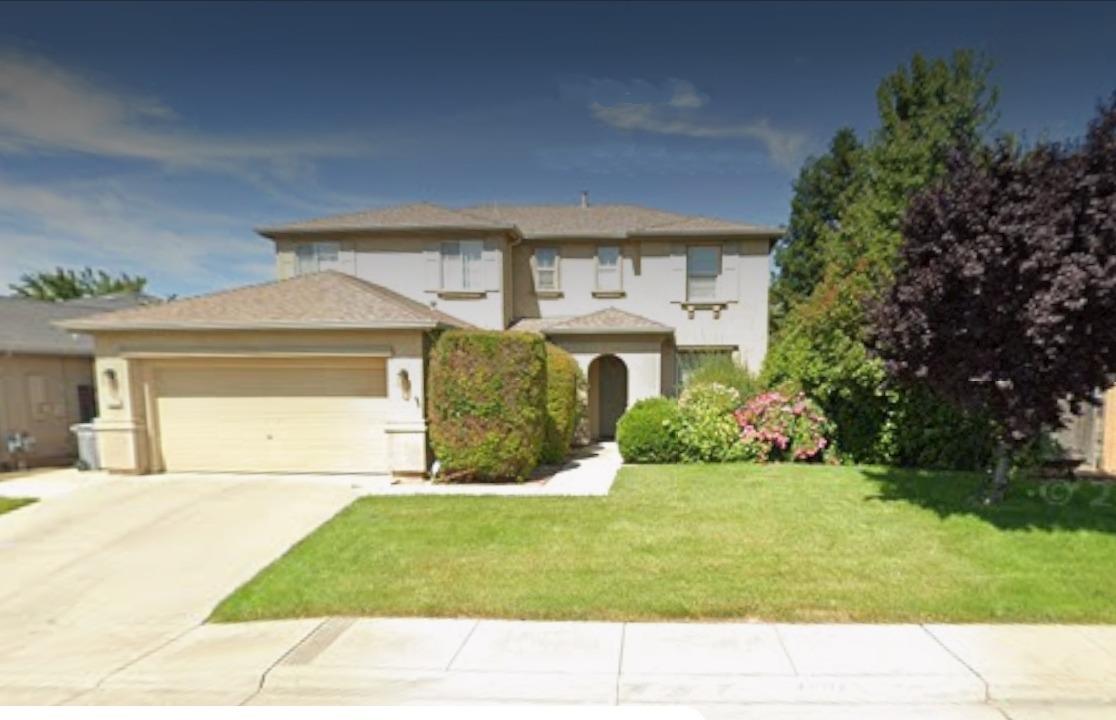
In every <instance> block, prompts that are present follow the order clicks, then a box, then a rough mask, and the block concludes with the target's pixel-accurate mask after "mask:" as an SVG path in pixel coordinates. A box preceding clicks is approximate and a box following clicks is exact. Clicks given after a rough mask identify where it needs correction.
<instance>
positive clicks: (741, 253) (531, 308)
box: [513, 240, 770, 370]
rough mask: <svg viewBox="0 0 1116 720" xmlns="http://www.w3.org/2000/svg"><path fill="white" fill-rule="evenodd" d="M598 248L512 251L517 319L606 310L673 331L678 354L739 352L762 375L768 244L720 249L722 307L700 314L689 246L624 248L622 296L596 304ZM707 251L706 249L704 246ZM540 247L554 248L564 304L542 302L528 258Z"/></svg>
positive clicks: (571, 244) (730, 244)
mask: <svg viewBox="0 0 1116 720" xmlns="http://www.w3.org/2000/svg"><path fill="white" fill-rule="evenodd" d="M600 244H612V245H615V244H617V243H616V242H600V243H598V242H595V241H584V240H577V241H573V240H571V241H564V242H560V241H555V242H543V241H529V242H525V243H523V244H521V245H517V246H515V247H514V248H513V263H514V269H515V287H514V300H515V302H514V308H513V315H514V316H515V317H516V318H521V317H543V318H546V317H561V316H570V315H584V314H587V313H591V312H594V311H596V310H601V309H603V308H607V307H616V308H619V309H621V310H625V311H628V312H632V313H636V314H638V315H642V316H644V317H647V318H650V319H652V320H655V321H658V322H661V323H663V324H665V325H669V326H670V327H673V328H674V329H675V342H676V344H677V345H678V347H679V348H681V349H685V348H686V347H687V346H689V347H711V346H713V347H723V346H733V347H736V348H739V353H740V360H741V361H742V362H744V363H746V364H747V365H748V366H749V367H752V368H753V369H757V370H758V369H759V367H760V365H761V364H762V363H763V358H764V356H765V355H766V353H767V290H768V282H769V276H770V269H769V264H768V254H767V246H768V243H767V241H766V240H747V241H735V240H734V241H726V242H724V243H723V255H722V259H723V263H722V284H721V286H720V288H719V296H718V299H719V300H722V299H723V300H724V308H723V309H722V310H721V311H720V313H719V316H717V315H716V314H715V313H714V312H713V311H712V310H707V309H696V310H694V312H693V316H692V317H691V316H690V313H689V312H688V310H687V309H686V307H685V305H684V301H685V293H686V270H685V267H686V266H685V259H686V244H685V243H683V242H673V241H669V240H662V241H660V240H654V241H639V242H623V243H620V246H621V254H622V262H621V268H622V277H623V290H624V295H623V297H618V298H617V297H609V298H599V297H594V295H593V291H594V289H595V282H596V275H595V268H596V265H595V257H596V249H597V246H598V245H600ZM702 244H707V243H704V241H703V243H702ZM535 247H553V248H557V249H558V254H559V278H560V280H559V282H560V287H561V296H560V297H554V298H550V297H539V296H537V295H536V293H535V290H534V277H533V274H532V272H531V262H530V258H531V255H532V253H533V250H534V248H535Z"/></svg>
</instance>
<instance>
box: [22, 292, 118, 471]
mask: <svg viewBox="0 0 1116 720" xmlns="http://www.w3.org/2000/svg"><path fill="white" fill-rule="evenodd" d="M137 302H138V299H136V298H133V297H130V296H121V297H111V298H86V299H82V300H71V301H67V302H44V301H42V300H30V299H26V298H18V297H0V467H13V466H18V465H23V464H26V465H51V464H61V463H67V462H70V461H72V460H73V458H74V453H75V451H76V444H75V440H74V437H73V434H72V433H71V432H70V426H71V425H72V424H74V423H78V422H88V421H89V420H91V419H92V418H93V416H94V415H96V401H95V399H94V390H93V341H92V340H91V339H90V338H88V337H86V336H83V335H77V334H73V333H69V332H66V331H64V330H61V329H59V328H57V327H55V326H54V325H53V324H52V323H54V322H56V321H59V320H67V319H72V318H77V317H81V316H85V315H92V314H97V313H103V312H105V311H107V310H112V309H114V308H120V307H127V306H130V305H134V304H136V303H137Z"/></svg>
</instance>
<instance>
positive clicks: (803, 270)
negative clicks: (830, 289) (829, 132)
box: [771, 128, 861, 325]
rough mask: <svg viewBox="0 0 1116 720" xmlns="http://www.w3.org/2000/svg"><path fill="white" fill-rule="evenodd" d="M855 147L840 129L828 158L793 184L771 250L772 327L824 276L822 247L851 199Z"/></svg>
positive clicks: (810, 163)
mask: <svg viewBox="0 0 1116 720" xmlns="http://www.w3.org/2000/svg"><path fill="white" fill-rule="evenodd" d="M860 154H861V147H860V142H859V141H858V140H857V139H856V133H854V132H853V131H852V130H851V129H850V128H841V129H840V130H838V131H837V133H836V134H835V135H834V136H833V140H832V141H831V142H830V144H829V152H827V153H826V154H825V155H822V156H821V157H817V158H812V159H810V160H809V161H808V162H807V163H806V165H805V166H804V167H803V168H802V171H801V172H800V173H799V175H798V179H797V180H796V181H795V183H794V198H793V199H792V200H791V215H790V222H789V224H788V225H787V233H786V235H784V236H783V237H782V238H781V239H780V240H779V244H778V246H777V247H776V248H775V264H776V266H777V267H778V274H777V275H776V276H775V278H774V281H773V282H772V285H771V312H772V323H773V324H774V325H778V324H779V321H780V320H781V318H782V317H783V316H785V315H786V313H787V312H788V311H789V310H790V309H791V308H792V307H794V306H795V305H798V304H799V303H800V302H802V301H803V300H805V299H806V298H808V297H809V296H810V293H812V292H813V290H814V288H815V287H816V286H817V284H818V283H819V282H820V281H821V279H822V273H823V272H824V271H825V261H826V256H825V252H826V243H827V242H829V240H830V239H831V238H832V236H833V234H834V233H835V232H836V231H837V230H838V229H839V228H840V220H841V213H842V211H843V210H844V208H845V206H846V205H847V204H848V202H849V200H850V199H851V198H852V197H854V196H855V194H856V184H857V181H858V179H859V177H858V172H857V170H858V164H859V161H860Z"/></svg>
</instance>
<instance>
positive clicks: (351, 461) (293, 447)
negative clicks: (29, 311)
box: [66, 198, 780, 473]
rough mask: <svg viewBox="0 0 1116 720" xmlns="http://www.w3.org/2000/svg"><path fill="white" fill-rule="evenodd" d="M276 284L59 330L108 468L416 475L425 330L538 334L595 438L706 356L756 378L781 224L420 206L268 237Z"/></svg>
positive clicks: (629, 209)
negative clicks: (93, 348)
mask: <svg viewBox="0 0 1116 720" xmlns="http://www.w3.org/2000/svg"><path fill="white" fill-rule="evenodd" d="M259 232H260V234H261V235H263V236H264V237H266V238H268V239H270V240H271V241H273V242H274V243H275V251H276V266H277V275H278V278H279V279H278V280H277V281H276V282H273V283H267V284H264V285H258V286H251V287H247V288H239V289H234V290H230V291H225V292H221V293H215V294H212V295H207V296H202V297H197V298H189V299H184V300H178V301H175V302H171V303H166V304H164V305H160V306H154V307H145V308H140V309H135V310H127V311H122V312H117V313H112V314H107V315H103V316H97V317H92V318H85V319H82V320H80V321H74V322H71V323H69V324H67V325H66V326H67V327H69V328H71V329H74V330H82V331H85V332H91V333H93V334H94V335H95V338H96V345H97V357H98V377H99V383H100V384H101V388H100V390H101V392H100V394H99V397H100V398H101V407H100V416H99V418H98V430H99V437H100V438H101V441H100V444H101V451H102V457H103V458H104V461H105V462H106V464H107V467H109V468H110V469H116V470H120V471H131V472H150V471H159V470H195V471H201V470H213V471H218V470H225V471H232V470H246V471H248V470H260V471H264V470H271V471H292V472H298V471H317V472H330V471H332V472H380V471H392V472H397V473H421V472H424V471H425V470H426V469H427V467H428V462H429V459H430V458H429V457H428V451H427V446H426V435H425V432H426V426H425V418H424V414H423V409H424V406H423V397H422V395H423V388H424V370H425V362H424V361H425V357H426V352H427V350H428V348H429V344H430V342H431V331H432V330H435V329H438V328H445V327H469V326H472V327H479V328H487V329H496V330H506V329H510V330H519V331H527V332H537V333H541V334H543V335H545V336H546V337H547V338H548V339H549V340H550V341H551V342H554V343H556V344H557V345H559V346H561V347H563V348H565V349H566V350H568V351H569V352H570V353H572V354H573V355H574V357H575V358H576V359H577V361H578V362H579V364H580V365H581V367H582V369H583V370H584V372H585V373H586V376H587V379H588V385H589V410H590V430H591V433H592V434H593V435H594V436H595V437H602V438H607V437H611V436H612V434H613V433H614V432H615V426H616V421H617V419H618V418H619V417H620V415H621V414H623V412H624V410H625V409H626V408H627V407H629V406H630V405H631V404H632V403H633V402H635V401H637V400H639V399H641V398H646V397H652V396H655V395H660V394H671V393H673V392H674V391H675V388H676V387H677V385H678V384H679V382H680V380H681V379H682V378H683V377H684V376H685V373H686V371H687V368H688V367H691V366H692V365H693V363H694V362H696V361H697V360H698V359H699V358H701V357H702V356H704V355H706V354H709V353H723V354H726V355H731V356H732V357H734V358H737V359H738V360H740V361H741V362H743V363H745V364H747V365H749V366H750V367H753V368H757V369H758V367H759V366H760V364H761V362H762V361H763V357H764V353H765V352H766V349H767V290H768V279H769V253H770V250H771V246H772V244H773V243H774V241H775V240H776V239H777V238H778V237H779V235H780V230H778V229H775V228H768V227H759V226H754V225H746V224H741V223H735V222H728V221H723V220H715V219H710V218H705V217H696V216H690V215H680V214H676V213H670V212H665V211H661V210H653V209H649V208H644V207H638V206H631V205H600V206H594V205H590V204H589V203H588V202H587V201H586V200H585V198H583V200H582V202H581V203H580V204H579V205H567V206H558V205H545V206H542V205H540V206H524V205H484V206H477V207H470V208H463V209H451V208H446V207H441V206H438V205H432V204H415V205H405V206H400V207H393V208H387V209H382V210H373V211H368V212H361V213H354V214H348V215H338V216H332V217H326V218H320V219H315V220H309V221H305V222H298V223H292V224H287V225H281V226H275V227H268V228H263V229H261V230H260V231H259Z"/></svg>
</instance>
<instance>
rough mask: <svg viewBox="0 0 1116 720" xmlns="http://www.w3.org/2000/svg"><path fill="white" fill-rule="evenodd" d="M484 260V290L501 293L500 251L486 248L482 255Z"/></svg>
mask: <svg viewBox="0 0 1116 720" xmlns="http://www.w3.org/2000/svg"><path fill="white" fill-rule="evenodd" d="M482 257H483V258H484V289H485V290H487V291H489V292H499V291H500V249H499V248H495V247H487V243H486V247H485V248H484V252H483V254H482Z"/></svg>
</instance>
